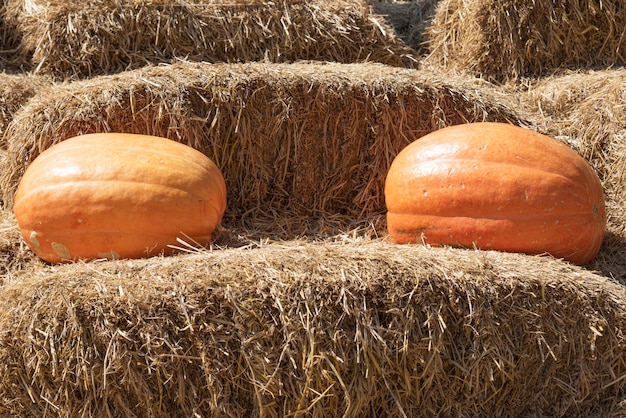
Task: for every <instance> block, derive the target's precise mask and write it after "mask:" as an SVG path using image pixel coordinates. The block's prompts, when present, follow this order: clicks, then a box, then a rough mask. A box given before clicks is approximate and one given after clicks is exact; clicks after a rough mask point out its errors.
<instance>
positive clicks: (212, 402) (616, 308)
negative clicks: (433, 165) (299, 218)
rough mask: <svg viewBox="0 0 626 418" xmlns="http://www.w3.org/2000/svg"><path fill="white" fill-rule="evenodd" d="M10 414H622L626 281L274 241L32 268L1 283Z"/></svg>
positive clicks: (543, 267) (568, 268) (0, 387)
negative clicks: (620, 412)
mask: <svg viewBox="0 0 626 418" xmlns="http://www.w3.org/2000/svg"><path fill="white" fill-rule="evenodd" d="M0 306H2V307H3V309H2V310H1V311H0V374H1V375H2V376H3V378H2V379H0V396H1V400H0V405H2V406H1V407H0V408H3V409H4V410H0V412H4V413H5V414H7V415H9V414H10V415H12V416H43V415H45V416H92V417H99V416H146V417H148V416H151V417H157V416H170V417H179V416H180V417H183V416H184V417H189V416H237V417H239V416H266V417H281V416H310V417H329V416H333V417H334V416H348V417H356V416H361V417H370V416H371V417H378V416H389V417H402V416H404V417H406V416H410V417H431V416H492V415H493V416H503V417H507V416H510V417H515V416H550V417H563V416H585V417H589V416H609V413H611V412H614V411H616V410H619V408H620V402H621V401H622V400H623V399H625V398H624V396H625V394H626V367H625V366H624V365H625V364H626V351H625V348H626V340H625V336H624V333H623V330H624V329H625V327H626V293H625V290H624V287H623V286H621V285H618V284H616V283H614V282H612V281H610V280H608V279H606V278H604V277H600V276H597V275H595V274H593V273H591V272H589V271H586V270H583V269H580V268H578V267H575V266H572V265H569V264H567V263H564V262H560V261H558V260H554V259H551V258H544V257H530V256H522V255H516V254H503V253H496V252H481V251H473V250H453V249H431V248H428V247H424V246H412V247H411V246H394V245H389V244H386V243H384V242H381V241H372V242H361V243H334V244H328V243H323V244H312V243H306V242H304V241H301V242H299V241H291V242H289V243H287V242H284V243H270V244H267V245H264V246H259V247H256V248H245V249H241V248H240V249H228V250H223V251H213V252H204V253H197V254H190V255H184V256H178V257H169V258H152V259H149V260H135V261H115V262H101V263H87V264H85V263H77V264H73V265H66V266H60V267H47V268H41V269H36V270H34V269H31V270H24V271H21V272H19V273H17V276H16V277H15V280H14V281H13V282H12V283H11V284H10V285H7V286H5V288H4V289H3V291H2V292H1V293H0Z"/></svg>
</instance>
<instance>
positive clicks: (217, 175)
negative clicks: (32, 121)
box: [14, 133, 226, 263]
mask: <svg viewBox="0 0 626 418" xmlns="http://www.w3.org/2000/svg"><path fill="white" fill-rule="evenodd" d="M225 208H226V185H225V183H224V178H223V176H222V174H221V172H220V170H219V169H218V168H217V166H216V165H215V164H214V163H213V162H212V161H211V160H210V159H209V158H208V157H206V156H205V155H204V154H202V153H201V152H199V151H197V150H195V149H193V148H191V147H189V146H187V145H183V144H180V143H177V142H175V141H171V140H169V139H165V138H159V137H154V136H148V135H134V134H120V133H103V134H90V135H82V136H77V137H74V138H70V139H67V140H65V141H63V142H61V143H59V144H56V145H54V146H52V147H51V148H49V149H48V150H46V151H44V152H43V153H42V154H41V155H39V156H38V157H37V158H36V159H35V160H34V161H33V162H32V164H30V165H29V166H28V168H27V169H26V171H25V173H24V176H23V177H22V180H21V181H20V184H19V186H18V189H17V193H16V195H15V203H14V211H15V217H16V219H17V222H18V224H19V227H20V230H21V233H22V236H23V237H24V239H25V240H26V243H27V244H28V246H29V247H30V248H31V249H32V250H33V251H34V252H35V253H36V254H37V255H38V256H39V257H41V258H42V259H44V260H46V261H49V262H52V263H56V262H63V261H70V260H76V259H94V258H140V257H147V256H151V255H155V254H159V253H161V252H164V253H171V252H172V249H171V248H170V247H169V246H170V245H176V244H178V243H177V241H176V238H177V237H179V238H181V239H183V240H186V241H190V240H193V241H195V242H198V243H200V244H202V245H206V244H208V243H209V242H210V240H211V234H212V232H213V231H214V229H215V227H216V226H217V225H218V224H219V223H220V222H221V219H222V216H223V214H224V210H225ZM178 245H180V244H178Z"/></svg>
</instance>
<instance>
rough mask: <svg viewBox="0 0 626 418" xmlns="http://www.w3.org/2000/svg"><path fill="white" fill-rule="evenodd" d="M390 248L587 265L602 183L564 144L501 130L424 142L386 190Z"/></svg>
mask: <svg viewBox="0 0 626 418" xmlns="http://www.w3.org/2000/svg"><path fill="white" fill-rule="evenodd" d="M385 201H386V204H387V209H388V213H387V227H388V231H389V235H390V238H391V239H392V240H393V241H395V242H397V243H415V242H418V243H419V242H424V243H427V244H431V245H433V246H439V245H450V246H462V247H474V246H475V247H477V248H479V249H486V250H488V249H492V250H500V251H509V252H522V253H529V254H544V253H549V254H551V255H553V256H555V257H558V258H563V259H566V260H569V261H571V262H573V263H576V264H586V263H588V262H589V261H591V260H592V259H593V258H594V257H595V255H596V254H597V252H598V249H599V247H600V244H601V243H602V240H603V237H604V231H605V226H606V213H605V205H604V195H603V190H602V185H601V183H600V180H599V179H598V177H597V176H596V174H595V173H594V171H593V170H592V169H591V167H590V166H589V164H587V162H586V161H585V160H584V159H582V158H581V157H580V156H579V155H578V154H576V153H575V152H574V151H572V150H571V149H570V148H568V147H567V146H566V145H565V144H563V143H561V142H559V141H557V140H555V139H552V138H550V137H547V136H545V135H541V134H538V133H536V132H533V131H531V130H528V129H524V128H521V127H517V126H513V125H509V124H505V123H491V122H482V123H470V124H464V125H456V126H452V127H448V128H444V129H440V130H437V131H434V132H431V133H430V134H428V135H425V136H424V137H422V138H420V139H419V140H417V141H415V142H413V143H412V144H410V145H409V146H407V147H406V148H405V149H404V150H402V151H401V152H400V153H399V154H398V156H397V157H396V158H395V159H394V161H393V163H392V164H391V167H390V169H389V172H388V175H387V179H386V183H385Z"/></svg>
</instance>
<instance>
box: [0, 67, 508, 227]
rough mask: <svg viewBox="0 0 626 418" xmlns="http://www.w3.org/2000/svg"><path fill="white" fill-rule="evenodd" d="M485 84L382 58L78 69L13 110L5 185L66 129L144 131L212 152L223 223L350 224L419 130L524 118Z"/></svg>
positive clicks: (373, 207)
mask: <svg viewBox="0 0 626 418" xmlns="http://www.w3.org/2000/svg"><path fill="white" fill-rule="evenodd" d="M477 88H478V87H477V84H476V81H474V80H467V79H466V78H462V77H459V78H456V79H454V78H446V79H439V78H437V77H436V75H433V74H432V73H431V72H420V71H414V70H406V69H399V68H392V67H389V66H385V65H377V64H327V65H323V64H315V63H299V64H260V63H251V64H243V65H229V64H222V65H218V64H205V63H203V64H199V63H179V64H176V65H173V66H160V67H147V68H143V69H139V70H135V71H128V72H125V73H122V74H118V75H113V76H102V77H97V78H94V79H90V80H83V81H76V82H73V83H69V84H64V85H58V86H55V87H54V88H52V89H50V90H47V91H46V92H44V93H43V94H40V95H38V96H37V97H35V98H33V99H32V100H31V101H29V103H28V105H27V106H25V107H24V108H23V109H22V110H21V111H20V112H19V114H18V115H16V116H15V118H14V121H13V123H12V124H11V125H10V127H9V128H8V130H7V139H8V141H9V146H8V159H9V168H8V169H7V170H6V171H5V173H4V174H5V175H4V177H3V179H2V190H3V191H4V197H5V202H6V204H7V207H9V208H10V207H11V201H12V197H13V194H14V191H15V188H16V185H17V183H18V181H19V179H20V177H21V174H22V173H23V170H24V169H25V166H26V165H27V164H28V162H29V161H32V160H33V159H34V158H35V157H36V156H37V155H38V154H39V153H40V152H41V151H43V150H44V149H47V148H48V147H50V146H51V145H52V144H54V143H57V142H60V141H62V140H64V139H66V138H68V137H71V136H75V135H78V134H81V133H91V132H106V131H117V132H131V133H144V134H151V135H157V136H163V137H168V138H171V139H174V140H177V141H180V142H183V143H186V144H188V145H190V146H193V147H194V148H196V149H199V150H200V151H202V152H204V153H205V154H206V155H208V156H209V157H210V158H211V159H212V160H213V161H215V163H216V164H217V165H218V167H220V169H221V170H222V172H223V173H224V177H225V180H226V185H227V190H228V208H227V212H226V214H225V223H226V224H227V225H230V226H239V227H242V226H245V227H246V228H248V229H255V228H260V229H261V230H262V231H269V230H271V231H273V233H276V232H277V231H278V229H279V228H277V227H276V222H279V223H280V222H282V224H281V225H282V226H281V227H284V228H285V232H286V235H284V236H283V238H289V237H293V236H294V235H298V234H302V233H306V230H307V229H308V228H309V227H308V226H307V224H309V225H311V222H313V219H317V218H324V219H327V220H331V222H332V218H333V217H337V218H336V219H337V221H338V224H336V225H340V226H341V228H345V227H346V222H350V221H355V220H361V219H366V218H369V217H371V216H375V215H376V214H381V213H382V212H384V210H385V205H384V196H383V185H384V179H385V176H386V173H387V169H388V167H389V165H390V163H391V161H392V159H393V158H394V157H395V155H396V154H397V153H398V152H399V151H400V150H401V149H402V148H404V147H405V146H406V145H407V144H409V143H410V142H412V141H413V140H415V139H417V138H419V137H420V136H422V135H424V134H426V133H428V132H430V131H432V130H434V129H438V128H441V127H444V126H448V125H452V124H458V123H462V122H468V121H478V120H493V121H498V120H499V121H505V120H510V121H513V122H515V121H517V117H516V115H515V113H514V112H513V111H512V110H511V109H509V108H508V107H507V106H506V105H503V104H500V103H499V101H500V96H497V95H496V94H495V93H494V94H493V95H491V94H490V91H489V90H488V89H483V90H482V91H481V92H480V94H478V91H477ZM287 215H289V216H288V218H289V219H290V220H289V221H285V222H283V221H282V220H281V218H283V217H286V216H287ZM297 216H300V217H302V218H303V219H305V221H303V222H294V221H293V219H294V218H295V217H297ZM266 223H272V224H273V226H271V227H270V226H267V225H266ZM300 226H302V227H304V228H305V230H302V229H296V228H299V227H300Z"/></svg>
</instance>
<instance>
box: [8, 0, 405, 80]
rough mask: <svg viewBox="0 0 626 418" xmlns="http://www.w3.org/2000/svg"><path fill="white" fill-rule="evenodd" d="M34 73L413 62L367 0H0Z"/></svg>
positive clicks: (60, 74)
mask: <svg viewBox="0 0 626 418" xmlns="http://www.w3.org/2000/svg"><path fill="white" fill-rule="evenodd" d="M6 1H7V10H8V15H9V16H10V19H9V21H10V22H11V23H12V25H13V26H14V27H15V31H16V32H17V33H19V34H21V37H22V40H21V49H22V53H23V54H24V55H27V56H31V55H32V64H33V67H34V68H35V69H36V71H37V72H40V73H45V74H53V75H55V76H56V77H58V78H66V77H87V76H94V75H98V74H107V73H112V72H118V71H122V70H126V69H129V68H137V67H140V66H143V65H146V64H148V63H163V62H173V61H175V60H177V59H185V60H190V61H206V62H235V63H236V62H247V61H270V62H292V61H297V60H321V61H334V62H363V61H376V62H381V63H385V64H389V65H394V66H403V67H407V66H408V67H411V66H413V65H414V64H415V60H414V58H413V57H412V53H413V51H412V50H411V48H409V47H408V46H407V45H406V44H404V43H403V42H402V41H401V40H400V39H399V38H398V37H397V36H396V34H395V32H394V30H393V28H392V27H391V26H390V25H389V24H388V23H387V21H386V20H385V19H384V18H382V17H380V16H377V15H375V14H374V13H373V12H372V10H371V7H370V6H369V4H368V2H367V1H366V0H338V1H326V0H280V1H259V0H245V1H243V0H235V1H233V0H195V1H186V0H131V1H125V0H90V1H89V2H87V3H85V2H81V3H77V2H68V1H66V0H46V1H43V0H6Z"/></svg>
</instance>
